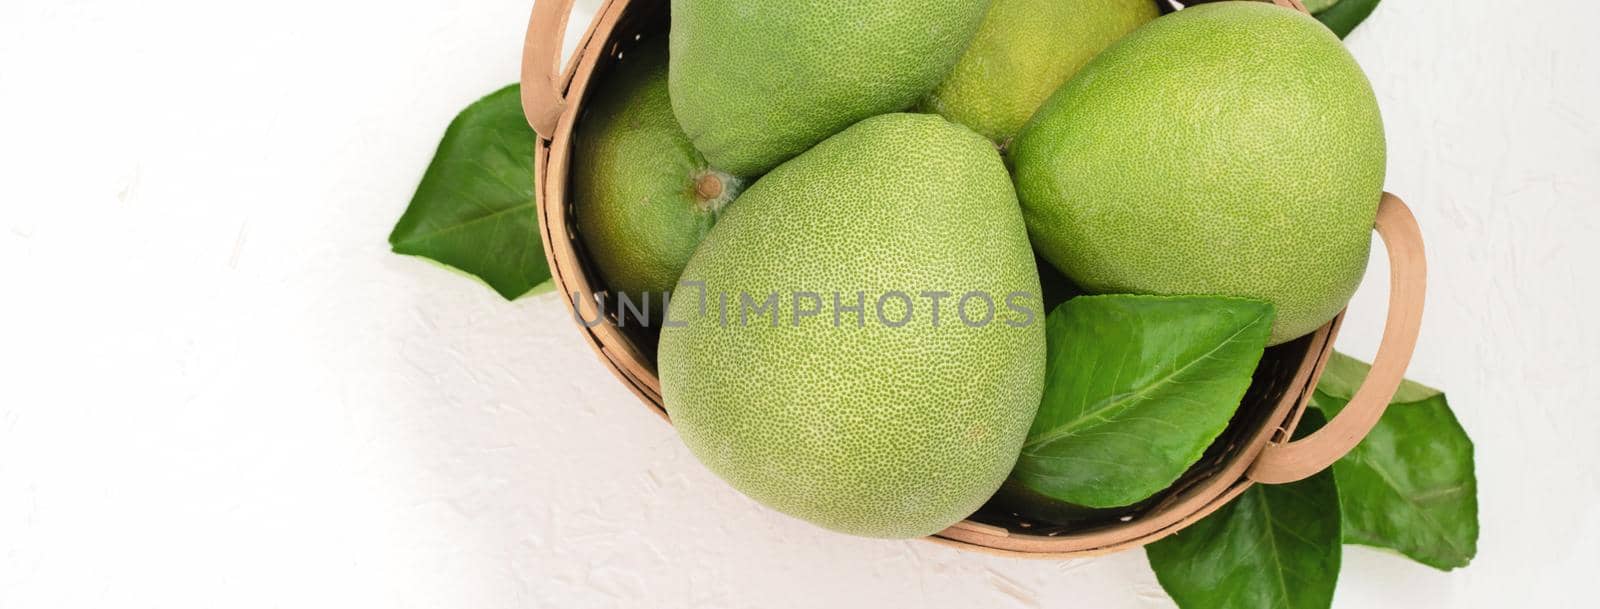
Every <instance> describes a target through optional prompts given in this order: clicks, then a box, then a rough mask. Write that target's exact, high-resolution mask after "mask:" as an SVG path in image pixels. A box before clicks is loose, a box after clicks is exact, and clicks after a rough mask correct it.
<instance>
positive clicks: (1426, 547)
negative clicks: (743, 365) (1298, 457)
mask: <svg viewBox="0 0 1600 609" xmlns="http://www.w3.org/2000/svg"><path fill="white" fill-rule="evenodd" d="M1366 371H1367V365H1366V364H1364V363H1361V362H1360V361H1359V360H1356V359H1354V358H1351V357H1348V356H1345V355H1343V354H1338V353H1335V354H1334V356H1333V359H1331V360H1330V361H1329V362H1328V367H1327V370H1326V371H1325V372H1324V373H1323V376H1322V380H1321V381H1320V382H1319V383H1318V385H1317V391H1316V392H1315V393H1314V394H1313V397H1312V402H1311V403H1312V405H1314V406H1316V407H1317V408H1318V409H1320V410H1322V411H1323V412H1324V413H1325V414H1327V416H1329V417H1332V416H1334V415H1336V414H1338V412H1339V411H1340V410H1341V409H1342V408H1344V406H1345V404H1346V403H1347V402H1348V401H1349V399H1350V396H1352V395H1354V394H1355V387H1357V386H1359V384H1360V380H1361V379H1362V378H1365V376H1366ZM1329 373H1333V375H1332V377H1331V378H1330V375H1329ZM1333 471H1334V475H1335V476H1337V477H1338V479H1339V489H1340V504H1341V507H1342V510H1343V512H1344V540H1345V541H1346V542H1348V543H1356V544H1361V545H1367V546H1375V547H1379V548H1387V549H1391V550H1394V551H1397V552H1400V553H1401V554H1404V555H1406V556H1409V557H1411V558H1412V559H1413V560H1416V561H1417V562H1420V563H1423V564H1425V565H1428V566H1431V567H1434V568H1437V569H1443V570H1450V569H1454V568H1456V567H1464V566H1466V565H1467V563H1469V562H1471V561H1472V557H1473V556H1475V555H1476V554H1477V552H1478V480H1477V476H1476V474H1475V473H1474V463H1473V446H1472V440H1471V439H1470V438H1468V437H1467V433H1466V431H1465V430H1464V429H1462V427H1461V423H1460V422H1459V421H1457V420H1456V418H1455V415H1454V414H1453V413H1451V411H1450V405H1449V403H1448V402H1446V400H1445V396H1444V394H1442V393H1439V392H1438V391H1436V390H1434V389H1431V388H1428V387H1425V386H1423V385H1419V384H1416V383H1411V382H1409V381H1408V382H1407V384H1406V385H1405V386H1402V387H1401V389H1400V391H1399V392H1397V393H1396V394H1395V400H1394V402H1392V403H1390V404H1389V408H1388V410H1386V411H1384V414H1383V418H1381V419H1379V420H1378V424H1377V425H1376V426H1374V427H1373V428H1372V432H1371V433H1368V434H1367V437H1366V439H1364V440H1362V441H1361V444H1359V445H1357V446H1356V448H1355V449H1354V450H1352V451H1350V454H1348V455H1345V457H1344V458H1343V459H1340V460H1339V462H1338V463H1335V464H1334V466H1333Z"/></svg>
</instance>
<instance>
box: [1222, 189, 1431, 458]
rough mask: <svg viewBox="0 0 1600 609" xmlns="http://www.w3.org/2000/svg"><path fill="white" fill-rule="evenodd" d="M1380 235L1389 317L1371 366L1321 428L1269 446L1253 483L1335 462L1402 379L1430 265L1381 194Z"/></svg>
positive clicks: (1411, 220) (1416, 235) (1405, 212)
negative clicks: (1346, 401)
mask: <svg viewBox="0 0 1600 609" xmlns="http://www.w3.org/2000/svg"><path fill="white" fill-rule="evenodd" d="M1376 228H1377V231H1378V236H1379V237H1382V238H1383V243H1384V246H1385V248H1386V249H1387V250H1388V252H1389V317H1388V319H1387V320H1386V321H1384V323H1383V342H1381V343H1379V344H1378V356H1377V357H1376V358H1374V359H1373V361H1372V370H1371V371H1370V372H1368V373H1367V378H1366V380H1364V381H1362V383H1361V387H1360V388H1359V389H1357V390H1356V394H1355V395H1354V396H1352V397H1351V398H1350V402H1349V404H1347V405H1346V406H1345V407H1344V409H1343V410H1341V411H1339V414H1338V415H1337V416H1335V417H1333V420H1331V421H1328V424H1327V425H1325V426H1323V427H1322V429H1319V430H1317V431H1316V432H1315V433H1312V434H1311V435H1309V436H1306V437H1305V438H1302V439H1300V440H1296V441H1294V442H1285V443H1272V444H1268V445H1267V447H1266V449H1264V450H1263V451H1262V452H1261V456H1260V457H1257V458H1256V461H1255V463H1254V464H1253V465H1251V466H1250V471H1249V472H1248V473H1246V474H1245V475H1246V476H1247V477H1249V478H1250V479H1251V480H1254V481H1256V482H1263V483H1267V484H1282V483H1286V482H1294V481H1296V480H1300V479H1303V478H1307V477H1310V476H1311V475H1312V474H1315V473H1317V472H1320V471H1322V470H1323V469H1326V468H1327V467H1328V466H1330V465H1333V462H1335V461H1338V460H1339V458H1340V457H1343V456H1344V455H1345V453H1348V452H1350V449H1353V448H1355V447H1356V444H1358V443H1360V442H1361V439H1362V438H1365V437H1366V435H1367V432H1369V431H1372V426H1373V425H1376V424H1377V423H1378V418H1379V417H1382V416H1383V411H1384V409H1385V408H1388V406H1389V400H1390V399H1391V398H1393V397H1394V392H1395V390H1396V389H1398V388H1399V387H1400V382H1401V381H1402V380H1403V379H1404V376H1405V371H1406V365H1407V364H1409V363H1411V352H1412V350H1413V349H1414V348H1415V347H1416V345H1417V332H1418V330H1420V329H1421V326H1422V301H1423V293H1424V292H1425V291H1426V285H1427V280H1428V266H1427V261H1426V260H1425V259H1424V256H1423V251H1422V230H1421V229H1419V228H1418V227H1417V219H1416V217H1415V216H1413V215H1411V210H1410V209H1408V208H1407V207H1406V204H1405V203H1404V202H1402V201H1400V198H1399V197H1396V196H1394V195H1392V194H1389V193H1383V200H1382V201H1381V202H1380V203H1379V204H1378V220H1377V226H1376Z"/></svg>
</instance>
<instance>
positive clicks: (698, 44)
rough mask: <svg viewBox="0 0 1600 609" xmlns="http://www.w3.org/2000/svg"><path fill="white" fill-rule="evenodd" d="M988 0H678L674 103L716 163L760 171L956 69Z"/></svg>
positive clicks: (898, 104)
mask: <svg viewBox="0 0 1600 609" xmlns="http://www.w3.org/2000/svg"><path fill="white" fill-rule="evenodd" d="M988 3H989V2H988V0H850V1H849V2H838V1H829V0H806V1H802V2H795V1H794V0H673V2H672V60H671V62H672V69H671V82H672V109H673V111H674V112H675V113H676V114H677V116H678V121H679V122H680V123H682V124H683V129H684V131H685V132H687V133H688V134H689V137H690V139H692V140H694V145H695V147H696V148H698V149H700V151H701V152H704V153H705V155H706V158H707V159H710V160H711V164H712V165H715V166H717V167H720V168H722V169H724V170H727V171H728V172H730V173H733V174H735V175H741V176H757V175H760V174H762V173H765V172H766V171H767V170H769V169H771V168H773V167H775V166H777V165H778V163H782V162H783V161H785V160H787V159H789V158H791V157H793V156H795V155H797V154H800V153H801V152H804V151H805V150H806V149H808V148H810V147H811V146H813V145H815V144H816V143H817V142H820V141H822V140H823V139H824V138H827V137H828V136H830V135H833V134H834V133H837V132H838V131H839V130H841V129H844V128H845V127H848V126H850V125H851V124H854V123H855V122H856V121H859V120H861V119H864V118H867V117H869V116H876V115H878V114H883V113H885V112H896V111H899V110H903V109H906V108H908V107H910V106H911V105H912V104H914V103H916V101H917V99H918V98H920V97H922V95H923V94H925V93H927V92H928V90H929V89H932V88H933V87H934V86H935V85H937V84H939V81H940V80H942V79H943V78H944V75H945V73H946V72H949V71H950V66H951V65H952V64H954V63H955V61H956V58H957V57H959V56H960V55H961V50H962V49H964V48H966V46H967V42H968V41H970V40H971V39H972V34H973V32H976V31H977V29H978V23H979V22H980V21H982V19H983V12H984V9H985V8H986V7H987V6H988Z"/></svg>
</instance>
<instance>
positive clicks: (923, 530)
mask: <svg viewBox="0 0 1600 609" xmlns="http://www.w3.org/2000/svg"><path fill="white" fill-rule="evenodd" d="M1015 197H1016V195H1015V193H1014V191H1013V190H1012V187H1011V181H1010V178H1009V177H1008V176H1007V174H1006V169H1005V166H1004V164H1003V163H1002V162H1001V160H1000V157H999V155H998V154H997V153H996V151H995V149H994V146H993V145H991V144H990V143H989V142H988V141H986V140H985V139H984V138H983V137H982V136H979V135H978V134H976V133H973V132H972V131H970V130H968V129H966V128H964V127H961V126H959V125H955V124H953V123H950V122H948V121H945V120H944V119H942V118H939V117H937V116H932V115H918V114H888V115H882V116H878V117H874V118H870V119H867V120H864V121H861V122H860V123H857V124H856V125H854V126H852V127H850V128H848V129H846V130H844V131H842V132H840V133H839V134H837V135H835V136H833V137H831V138H829V139H827V140H825V141H824V142H822V143H821V144H818V145H817V146H816V147H814V148H812V149H811V150H809V151H807V152H805V153H804V154H802V155H800V156H798V157H796V158H794V159H793V160H790V161H789V162H787V163H784V164H783V165H780V166H779V167H778V168H777V169H774V170H773V171H772V172H771V173H768V174H767V175H766V176H765V177H763V178H761V180H759V181H757V182H756V183H755V184H753V185H752V186H751V187H750V189H749V190H747V191H746V192H745V193H744V195H743V196H741V197H740V199H739V201H738V202H736V203H735V204H734V205H732V206H729V207H728V209H727V210H726V211H725V212H724V213H723V216H722V218H721V219H720V220H719V221H718V223H717V225H716V226H715V227H713V228H712V229H711V233H710V234H709V235H707V236H706V239H705V241H703V242H702V243H701V244H700V247H699V249H697V250H695V254H694V256H693V257H692V258H691V259H690V260H689V266H688V268H687V269H685V271H684V274H683V281H684V282H685V285H688V284H687V282H691V281H703V282H704V286H705V287H704V291H703V292H698V293H697V292H695V291H691V290H689V289H688V288H680V290H679V291H678V292H677V293H675V294H674V298H673V300H672V304H671V307H670V309H669V313H668V321H667V324H668V325H667V326H666V327H664V328H663V330H662V337H661V348H660V353H659V359H658V365H659V368H660V373H661V388H662V394H663V396H664V398H665V402H666V407H667V412H668V413H669V414H670V415H671V417H672V422H673V425H674V426H675V427H676V428H677V430H678V433H679V435H681V436H682V438H683V441H684V443H685V444H687V445H688V446H689V448H690V449H691V450H692V451H693V452H694V454H695V455H696V456H697V457H699V459H700V460H701V462H703V463H705V465H706V466H707V467H709V468H710V469H711V470H712V471H713V472H716V473H717V474H718V475H720V476H721V477H722V478H724V479H725V480H727V481H728V482H729V483H730V484H732V485H733V487H734V488H736V489H738V490H739V491H741V492H743V493H745V494H746V495H749V496H750V497H752V498H755V499H756V500H758V501H760V502H762V503H764V504H766V505H768V506H770V507H772V508H774V509H777V510H779V511H781V512H784V513H787V514H789V515H792V516H796V517H799V518H802V519H805V520H808V521H810V522H813V523H815V524H818V525H821V526H823V527H827V528H829V529H833V530H836V531H842V532H845V533H851V534H856V535H865V536H870V537H888V538H907V537H916V536H921V535H928V534H931V533H934V532H937V531H939V530H942V529H944V528H945V527H947V526H949V525H951V524H953V523H955V522H957V521H959V520H960V519H961V518H963V517H965V516H967V515H968V514H970V513H972V512H973V511H974V510H976V509H977V508H978V507H979V506H980V505H982V504H983V502H984V500H986V499H987V498H988V497H989V496H990V495H991V494H993V493H994V491H995V489H997V488H999V486H1000V483H1001V482H1002V481H1004V480H1005V478H1006V475H1007V474H1008V473H1009V472H1010V470H1011V467H1012V466H1013V465H1014V464H1015V462H1016V459H1017V455H1018V453H1019V451H1020V450H1021V447H1022V441H1023V437H1024V436H1025V435H1026V433H1027V430H1028V427H1029V425H1030V424H1031V423H1032V421H1033V415H1034V412H1035V410H1037V409H1038V406H1039V399H1040V395H1041V392H1042V391H1043V382H1044V349H1045V343H1044V323H1043V322H1044V313H1043V311H1042V310H1041V309H1042V307H1041V304H1040V300H1039V276H1038V273H1037V272H1036V271H1035V267H1034V259H1033V254H1032V253H1031V251H1030V249H1029V246H1028V239H1027V230H1026V228H1025V227H1024V226H1023V223H1022V215H1021V212H1020V211H1019V209H1018V208H1017V203H1016V198H1015ZM925 292H927V293H931V292H948V293H949V295H948V296H946V297H942V298H936V297H930V296H926V295H925V294H924V293H925ZM896 293H898V294H900V295H904V296H905V298H904V299H901V298H900V297H899V296H895V295H894V294H896ZM810 294H816V295H818V297H817V298H816V299H815V300H811V299H810V296H809V295H810ZM968 294H978V295H979V296H970V297H969V296H967V295H968ZM768 295H776V296H775V297H773V298H774V300H773V301H771V302H767V301H766V299H767V298H768ZM985 295H986V296H987V297H988V298H989V301H990V302H993V303H994V307H993V308H989V307H986V306H985V304H984V301H983V296H985ZM702 296H703V299H702V298H701V297H702ZM746 298H748V299H749V300H748V302H746V301H745V299H746ZM963 298H966V299H967V302H966V304H965V305H962V304H961V303H960V300H961V299H963ZM934 301H937V302H938V305H937V306H938V307H939V308H938V309H935V308H934V307H935V305H934ZM702 303H704V307H705V308H704V309H703V310H702V309H701V306H702ZM724 303H726V304H724ZM763 304H770V305H771V306H772V308H771V309H770V310H768V311H762V312H759V313H757V312H754V310H755V308H756V307H759V306H761V305H763ZM857 304H860V305H861V308H860V309H854V310H852V309H853V308H854V307H855V306H856V305H857ZM752 305H755V306H752ZM963 307H964V308H963ZM991 311H992V312H993V313H992V317H989V319H988V320H987V321H985V318H986V317H987V316H986V313H990V312H991ZM813 312H814V313H815V314H814V315H811V316H805V315H806V314H807V313H813ZM963 312H964V313H965V317H964V318H963ZM769 315H770V318H769ZM797 315H800V317H798V318H797V317H796V316H797ZM964 319H965V320H964ZM680 322H681V323H684V324H685V325H683V326H681V327H674V326H673V325H672V324H675V323H680ZM969 322H970V323H969Z"/></svg>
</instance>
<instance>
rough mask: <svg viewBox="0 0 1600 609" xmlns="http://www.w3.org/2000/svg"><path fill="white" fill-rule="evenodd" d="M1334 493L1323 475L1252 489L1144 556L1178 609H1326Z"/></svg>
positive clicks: (1335, 519)
mask: <svg viewBox="0 0 1600 609" xmlns="http://www.w3.org/2000/svg"><path fill="white" fill-rule="evenodd" d="M1339 493H1340V489H1339V488H1338V486H1337V484H1336V483H1335V482H1334V478H1333V475H1332V474H1331V473H1329V472H1327V471H1323V472H1321V473H1318V474H1317V475H1315V476H1312V477H1310V478H1307V479H1305V480H1301V481H1299V482H1295V483H1292V484H1283V485H1262V484H1257V485H1255V486H1252V487H1250V489H1249V490H1246V491H1245V492H1244V493H1243V494H1241V495H1239V496H1238V497H1237V498H1235V499H1234V500H1233V501H1231V502H1229V503H1228V504H1227V505H1225V506H1222V508H1221V509H1218V510H1217V511H1216V512H1214V513H1212V514H1211V515H1210V516H1207V517H1206V518H1205V519H1204V520H1201V521H1200V522H1196V523H1194V524H1193V525H1190V526H1189V527H1188V528H1186V529H1183V530H1182V531H1179V532H1178V533H1177V534H1175V535H1172V536H1171V537H1167V538H1166V539H1162V540H1160V541H1157V542H1155V543H1152V544H1150V545H1148V546H1145V556H1146V557H1147V558H1148V559H1149V560H1150V568H1151V569H1154V570H1155V572H1156V580H1157V581H1160V582H1161V587H1162V588H1164V589H1166V591H1167V594H1168V595H1170V596H1171V597H1172V600H1173V601H1176V602H1177V603H1178V606H1179V607H1181V608H1183V609H1216V608H1220V607H1227V608H1228V609H1326V608H1327V607H1328V606H1330V605H1331V604H1332V603H1333V588H1334V585H1335V584H1337V583H1338V579H1339V554H1340V548H1339V512H1338V510H1337V508H1336V507H1335V506H1337V505H1338V504H1339Z"/></svg>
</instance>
